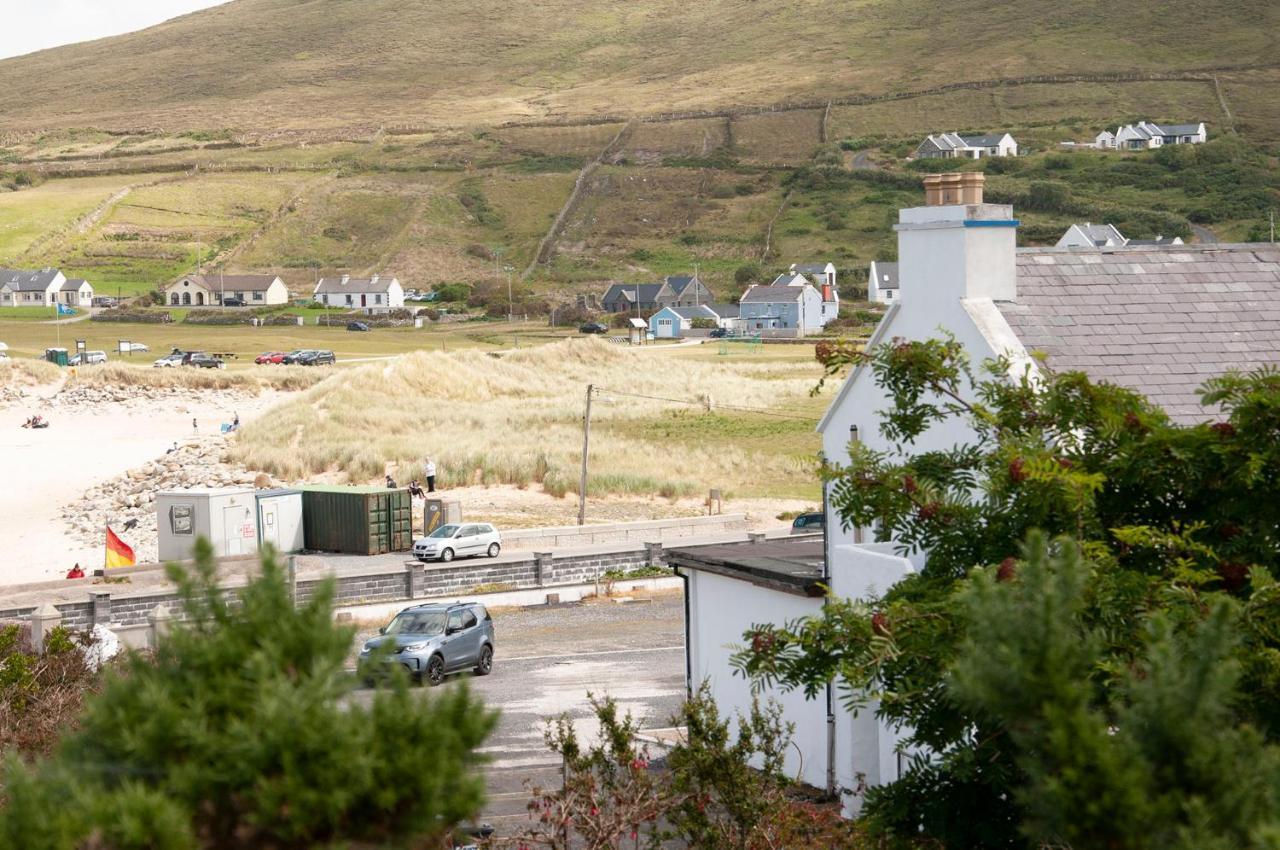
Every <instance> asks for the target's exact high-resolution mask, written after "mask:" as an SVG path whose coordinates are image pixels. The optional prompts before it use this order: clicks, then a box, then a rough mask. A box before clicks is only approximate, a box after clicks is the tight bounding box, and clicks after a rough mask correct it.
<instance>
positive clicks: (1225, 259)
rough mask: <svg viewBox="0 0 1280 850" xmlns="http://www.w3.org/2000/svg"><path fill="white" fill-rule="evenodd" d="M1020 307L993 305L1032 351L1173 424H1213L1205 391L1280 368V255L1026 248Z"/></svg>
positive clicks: (1218, 249)
mask: <svg viewBox="0 0 1280 850" xmlns="http://www.w3.org/2000/svg"><path fill="white" fill-rule="evenodd" d="M1017 270H1018V298H1017V302H1016V303H1011V302H996V306H997V308H998V309H999V310H1000V312H1001V313H1002V314H1003V315H1004V317H1005V319H1006V320H1007V321H1008V323H1009V325H1010V326H1011V327H1012V328H1013V331H1014V332H1015V333H1016V334H1017V336H1018V338H1019V339H1020V340H1021V341H1022V343H1023V345H1024V346H1025V347H1026V348H1027V350H1029V351H1043V352H1045V353H1046V354H1047V355H1048V365H1049V366H1050V367H1051V368H1054V369H1057V370H1059V371H1065V370H1075V369H1079V370H1083V371H1084V372H1086V373H1088V374H1089V376H1090V377H1091V378H1093V379H1095V380H1105V381H1109V382H1111V383H1115V384H1119V385H1121V386H1125V387H1129V388H1131V389H1134V390H1138V391H1139V392H1142V393H1143V394H1145V395H1146V396H1147V397H1148V398H1149V399H1150V400H1151V401H1152V402H1153V403H1155V404H1158V405H1160V406H1161V407H1163V408H1164V410H1165V411H1166V412H1167V413H1168V414H1169V415H1170V417H1172V418H1173V419H1174V420H1175V421H1179V422H1184V423H1190V422H1200V421H1204V420H1206V419H1211V418H1215V417H1216V416H1217V415H1218V412H1217V411H1215V410H1211V409H1208V408H1205V407H1203V406H1201V404H1200V394H1199V392H1198V389H1199V387H1200V386H1201V384H1203V382H1204V381H1205V380H1206V379H1208V378H1212V377H1216V376H1218V375H1221V374H1223V373H1224V372H1227V371H1229V370H1232V369H1239V370H1242V371H1248V370H1251V369H1255V368H1257V367H1259V366H1263V365H1267V364H1275V363H1277V362H1280V247H1275V246H1271V245H1263V244H1257V245H1204V246H1200V245H1179V246H1175V247H1169V248H1132V247H1127V248H1113V249H1105V250H1102V251H1092V250H1090V251H1078V250H1077V251H1063V250H1054V249H1044V248H1033V249H1026V250H1021V251H1019V252H1018V257H1017Z"/></svg>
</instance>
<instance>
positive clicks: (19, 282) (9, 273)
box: [0, 269, 58, 292]
mask: <svg viewBox="0 0 1280 850" xmlns="http://www.w3.org/2000/svg"><path fill="white" fill-rule="evenodd" d="M57 276H58V270H57V269H40V270H39V271H33V270H31V269H0V286H6V285H7V286H8V287H9V289H10V290H11V291H13V292H45V291H47V290H48V289H49V285H50V284H52V283H53V280H54V278H56V277H57Z"/></svg>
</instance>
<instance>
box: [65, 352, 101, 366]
mask: <svg viewBox="0 0 1280 850" xmlns="http://www.w3.org/2000/svg"><path fill="white" fill-rule="evenodd" d="M106 362H107V352H105V351H86V352H84V353H83V354H77V355H76V356H74V357H72V358H71V359H70V360H68V361H67V365H68V366H92V365H94V364H96V363H106Z"/></svg>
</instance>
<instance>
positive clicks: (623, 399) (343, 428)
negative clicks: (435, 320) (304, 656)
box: [233, 339, 817, 498]
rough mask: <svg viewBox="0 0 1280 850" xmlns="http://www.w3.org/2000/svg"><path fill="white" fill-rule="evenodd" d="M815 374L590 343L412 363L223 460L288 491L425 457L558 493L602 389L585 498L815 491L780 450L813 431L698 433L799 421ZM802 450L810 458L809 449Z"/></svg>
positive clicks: (277, 421)
mask: <svg viewBox="0 0 1280 850" xmlns="http://www.w3.org/2000/svg"><path fill="white" fill-rule="evenodd" d="M816 377H817V370H816V367H815V365H814V364H813V362H812V360H806V359H804V358H803V353H801V352H798V353H797V356H796V357H794V358H792V359H789V360H779V361H772V362H745V361H743V362H719V363H706V362H701V361H695V360H686V359H679V360H677V359H673V358H672V357H671V356H670V355H668V354H666V353H659V352H635V351H629V350H623V349H619V348H618V347H616V346H613V345H609V344H607V343H603V342H600V341H597V340H592V339H582V340H570V341H565V342H559V343H553V344H550V345H545V346H542V347H540V348H537V349H531V350H521V351H517V352H512V353H510V354H504V355H501V356H495V355H493V354H485V353H482V352H477V351H458V352H450V353H437V352H419V353H415V354H409V355H405V356H403V357H400V358H398V359H396V360H394V361H391V362H388V363H385V364H382V363H379V364H370V365H368V366H364V367H360V368H358V369H354V370H349V371H346V372H343V373H339V374H338V375H336V376H335V377H334V378H333V379H331V380H329V381H326V382H324V383H323V384H321V385H319V386H317V387H314V388H312V389H310V390H309V391H307V392H305V393H303V394H301V395H300V396H299V397H297V398H296V399H292V400H290V401H287V402H285V403H284V404H282V405H280V406H279V407H277V408H276V409H275V410H274V411H272V412H271V414H269V415H267V416H265V417H263V418H262V419H261V420H259V421H258V422H255V423H253V424H251V425H249V426H247V427H246V428H245V429H244V431H243V432H242V434H241V436H240V439H239V440H238V441H237V443H236V445H235V447H234V448H233V455H234V459H235V460H237V461H239V462H241V463H244V464H246V465H247V466H249V467H250V468H253V469H262V470H265V471H268V472H271V473H273V474H275V475H277V476H279V477H281V478H285V479H288V480H305V479H309V478H314V477H317V476H322V475H323V476H327V477H336V478H339V479H346V480H348V481H352V482H368V481H376V480H378V479H379V478H380V477H381V476H382V475H383V474H384V473H385V472H388V471H389V472H390V473H391V474H392V475H394V476H396V477H397V479H398V480H406V481H407V480H408V479H410V478H412V477H420V476H421V463H422V460H423V458H424V457H425V456H427V455H430V456H431V457H433V458H434V459H435V461H436V464H437V468H438V478H439V480H440V483H441V484H442V485H444V486H446V487H449V486H463V485H470V484H515V485H518V486H529V485H541V486H542V487H543V489H545V490H546V491H547V492H550V493H552V494H555V495H564V494H567V493H573V492H577V488H578V471H579V463H580V459H581V447H582V412H583V404H584V400H585V392H586V387H587V384H589V383H590V384H594V385H595V386H597V387H599V388H601V389H600V391H599V393H598V395H597V396H596V397H595V400H594V401H593V408H592V423H593V428H594V429H596V432H595V433H596V438H595V439H594V441H593V443H592V447H591V463H590V469H591V477H590V479H589V482H588V489H589V491H590V492H591V493H593V494H597V495H602V494H610V493H612V494H628V495H652V496H662V497H667V498H674V497H678V496H690V495H695V494H698V493H701V492H704V491H705V490H706V489H707V488H709V487H719V488H722V489H724V490H729V491H742V490H746V489H750V488H751V487H753V486H755V485H756V484H757V483H759V482H765V481H768V482H770V483H771V484H773V485H777V486H779V487H781V488H784V489H788V490H793V491H794V490H797V489H801V490H804V489H805V488H809V489H816V486H817V484H816V479H815V478H814V476H813V467H812V451H810V452H804V451H794V449H795V448H796V446H797V445H804V444H805V441H806V440H808V439H809V438H808V436H807V435H808V434H811V433H812V427H813V421H812V420H808V421H806V422H804V423H803V424H804V426H805V432H806V437H804V438H803V439H802V440H801V441H799V442H798V443H796V444H795V445H792V444H789V443H788V442H787V441H785V440H782V441H774V442H773V443H772V444H770V441H768V440H755V439H754V437H752V438H751V439H746V438H744V439H743V445H742V446H739V445H736V444H735V442H734V440H733V439H721V438H720V437H719V436H718V435H717V434H715V433H712V432H718V431H720V430H721V429H720V427H719V426H721V425H723V423H724V422H725V421H726V418H729V419H735V418H738V417H739V414H740V413H741V414H742V415H741V418H742V419H743V420H744V421H748V422H749V421H750V420H751V419H752V418H753V417H754V418H755V419H758V420H759V419H767V421H768V422H769V423H770V427H772V423H773V422H774V421H775V420H774V418H769V417H762V416H760V415H759V414H753V413H743V412H741V411H737V410H725V409H721V408H718V407H717V405H722V406H723V405H729V404H732V405H734V406H735V407H741V408H746V407H750V408H761V409H768V410H772V411H775V412H779V413H786V414H787V415H797V414H795V413H794V412H791V411H794V408H795V405H797V404H801V405H804V406H805V407H806V409H807V408H808V396H807V395H806V394H807V392H808V390H809V389H810V387H812V386H813V383H814V381H815V379H816ZM637 396H650V397H651V398H640V397H637ZM708 396H709V397H710V402H711V406H712V409H711V410H710V411H708V410H707V409H706V399H707V397H708ZM800 415H803V414H800ZM670 416H678V417H680V419H681V420H682V421H687V420H689V419H696V418H698V417H700V416H706V417H710V418H711V421H712V422H713V423H714V424H715V427H712V428H711V429H710V430H708V429H705V428H697V427H696V426H695V427H692V428H690V427H687V426H682V427H677V428H674V429H665V430H664V429H662V428H660V427H658V424H659V423H660V422H661V421H662V420H663V419H664V418H666V417H670ZM814 418H815V419H816V417H814ZM751 427H752V426H751V425H749V424H746V425H742V424H740V425H739V426H738V428H739V429H746V430H747V431H748V432H749V431H750V430H751ZM761 427H764V426H761ZM726 433H728V434H730V435H732V434H734V433H742V431H740V430H735V429H729V430H728V431H727V432H726ZM809 445H810V446H811V448H812V450H814V451H816V443H814V442H810V443H809ZM806 492H807V490H806Z"/></svg>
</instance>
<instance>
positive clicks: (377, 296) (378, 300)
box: [373, 293, 382, 304]
mask: <svg viewBox="0 0 1280 850" xmlns="http://www.w3.org/2000/svg"><path fill="white" fill-rule="evenodd" d="M373 303H374V304H381V303H382V293H375V294H374V296H373Z"/></svg>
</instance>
